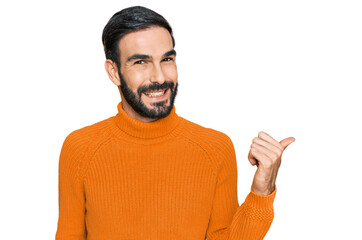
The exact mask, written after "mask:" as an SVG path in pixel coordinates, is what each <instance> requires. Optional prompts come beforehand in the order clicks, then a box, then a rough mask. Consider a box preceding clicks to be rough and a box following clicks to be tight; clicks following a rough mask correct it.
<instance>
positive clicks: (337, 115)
mask: <svg viewBox="0 0 362 240" xmlns="http://www.w3.org/2000/svg"><path fill="white" fill-rule="evenodd" d="M133 5H143V6H146V7H149V8H151V9H153V10H155V11H156V12H158V13H160V14H161V15H163V16H164V17H165V18H166V19H167V20H168V21H169V22H170V24H171V26H172V27H173V29H174V36H175V39H176V46H175V49H176V51H177V64H178V72H179V78H178V80H179V92H178V97H177V98H176V102H175V105H176V112H177V114H178V115H180V116H182V117H184V118H186V119H189V120H190V121H193V122H195V123H198V124H200V125H203V126H206V127H211V128H214V129H216V130H219V131H222V132H224V133H226V134H228V135H229V136H230V138H231V139H232V140H233V142H234V146H235V149H236V154H237V159H238V194H239V203H240V204H241V203H242V202H243V201H244V199H245V197H246V195H247V194H248V192H249V190H250V186H251V182H252V179H253V175H254V172H255V170H256V168H255V167H253V166H251V165H250V164H249V162H248V160H247V154H248V152H249V149H250V144H251V141H252V139H253V138H254V137H256V136H257V134H258V132H259V131H265V132H266V133H268V134H270V135H271V136H272V137H274V138H275V139H276V140H278V141H281V140H282V139H284V138H286V137H290V136H292V137H295V138H296V141H295V142H294V143H292V144H291V145H289V147H287V149H286V150H285V152H284V154H283V157H282V160H283V161H282V166H281V168H280V171H279V175H278V178H277V187H278V192H277V196H276V198H275V203H274V207H275V218H274V222H273V224H272V226H271V228H270V230H269V232H268V234H267V235H266V237H265V239H268V240H273V239H278V240H279V239H303V240H304V239H362V233H361V229H360V228H361V224H362V221H361V215H362V207H361V202H362V196H361V194H360V193H361V183H362V181H361V177H360V176H361V167H362V164H361V161H362V158H361V149H362V148H361V143H362V140H361V139H362V138H361V136H362V128H361V122H362V117H361V102H362V97H361V85H360V82H361V80H362V68H361V67H362V44H361V43H362V14H361V12H362V5H361V1H348V0H344V1H333V0H328V1H322V0H304V1H290V0H289V1H287V0H285V1H280V0H275V1H227V0H223V1H218V2H210V1H208V2H206V1H205V2H201V1H190V2H187V1H182V2H181V1H177V2H175V1H152V2H151V1H124V0H123V1H121V0H118V1H25V0H23V1H11V2H10V1H9V2H8V3H5V1H3V2H2V3H1V4H0V26H1V28H0V31H1V38H0V41H1V44H0V58H1V59H0V60H1V63H0V68H1V70H0V79H1V86H0V97H1V102H0V103H1V125H0V126H1V129H0V131H1V132H0V136H1V152H0V154H1V155H0V159H1V166H0V184H1V188H0V189H1V198H0V218H1V222H2V224H1V230H0V239H6V240H8V239H37V240H39V239H54V237H55V232H56V228H57V220H58V160H59V154H60V150H61V146H62V143H63V141H64V139H65V137H66V136H67V135H68V134H69V133H70V132H71V131H73V130H75V129H78V128H81V127H84V126H86V125H90V124H93V123H95V122H98V121H101V120H103V119H106V118H108V117H110V116H113V115H115V114H116V113H117V112H116V111H117V104H118V102H119V101H120V95H119V92H118V89H117V87H116V86H115V85H114V84H113V83H112V82H111V81H110V80H109V79H108V77H107V75H106V72H105V70H104V61H105V56H104V52H103V46H102V42H101V35H102V30H103V27H104V26H105V24H106V23H107V21H108V20H109V18H110V17H111V16H112V15H113V14H114V13H115V12H117V11H119V10H121V9H122V8H125V7H129V6H133Z"/></svg>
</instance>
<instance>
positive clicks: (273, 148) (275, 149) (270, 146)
mask: <svg viewBox="0 0 362 240" xmlns="http://www.w3.org/2000/svg"><path fill="white" fill-rule="evenodd" d="M253 143H257V144H259V145H261V146H264V147H265V148H268V149H270V150H271V151H273V152H275V153H276V154H278V155H279V156H280V155H281V154H282V152H283V151H282V150H280V148H278V147H276V146H274V145H273V144H271V143H269V142H267V141H265V140H264V139H261V138H258V137H256V138H254V139H253Z"/></svg>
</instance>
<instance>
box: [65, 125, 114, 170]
mask: <svg viewBox="0 0 362 240" xmlns="http://www.w3.org/2000/svg"><path fill="white" fill-rule="evenodd" d="M110 119H111V118H108V119H105V120H102V121H100V122H97V123H94V124H91V125H88V126H85V127H82V128H79V129H76V130H73V131H72V132H70V133H69V134H68V135H67V136H66V138H65V139H64V142H63V145H62V148H61V152H60V158H59V167H60V168H61V169H62V168H66V167H69V168H75V167H76V168H78V169H81V168H82V169H83V168H86V165H87V164H88V160H89V159H90V157H91V156H92V155H93V153H94V152H95V151H96V150H97V149H98V146H100V145H102V143H104V142H106V141H107V140H109V139H110V138H111V137H110V134H109V127H108V124H109V121H110ZM80 174H81V173H80Z"/></svg>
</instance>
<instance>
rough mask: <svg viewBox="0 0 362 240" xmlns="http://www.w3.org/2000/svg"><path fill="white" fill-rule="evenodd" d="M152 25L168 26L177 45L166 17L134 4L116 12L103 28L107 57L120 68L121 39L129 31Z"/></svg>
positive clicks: (103, 40)
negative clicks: (119, 45)
mask: <svg viewBox="0 0 362 240" xmlns="http://www.w3.org/2000/svg"><path fill="white" fill-rule="evenodd" d="M152 26H160V27H164V28H166V29H167V30H168V32H169V33H170V35H171V38H172V44H173V46H174V47H175V39H174V38H173V35H172V28H171V26H170V25H169V23H168V22H167V20H166V19H165V18H164V17H162V16H161V15H160V14H158V13H156V12H155V11H153V10H151V9H148V8H145V7H142V6H134V7H128V8H125V9H122V10H121V11H119V12H117V13H115V14H114V15H113V16H112V17H111V19H109V21H108V23H107V25H106V26H105V27H104V29H103V34H102V42H103V47H104V52H105V54H106V58H107V59H111V60H112V61H113V62H115V63H116V64H117V67H118V68H119V69H120V67H121V62H120V59H119V55H120V51H119V47H118V43H119V40H121V38H122V37H123V36H124V35H126V34H127V33H130V32H133V31H137V30H141V29H146V28H150V27H152Z"/></svg>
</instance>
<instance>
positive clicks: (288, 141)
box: [279, 137, 295, 149]
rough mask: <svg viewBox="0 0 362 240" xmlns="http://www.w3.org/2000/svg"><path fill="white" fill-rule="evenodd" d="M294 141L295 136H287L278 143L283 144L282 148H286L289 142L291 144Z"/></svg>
mask: <svg viewBox="0 0 362 240" xmlns="http://www.w3.org/2000/svg"><path fill="white" fill-rule="evenodd" d="M294 141H295V138H293V137H288V138H286V139H283V140H281V141H280V142H279V143H280V144H281V145H282V146H283V149H286V148H287V147H288V146H289V144H291V143H292V142H294Z"/></svg>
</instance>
